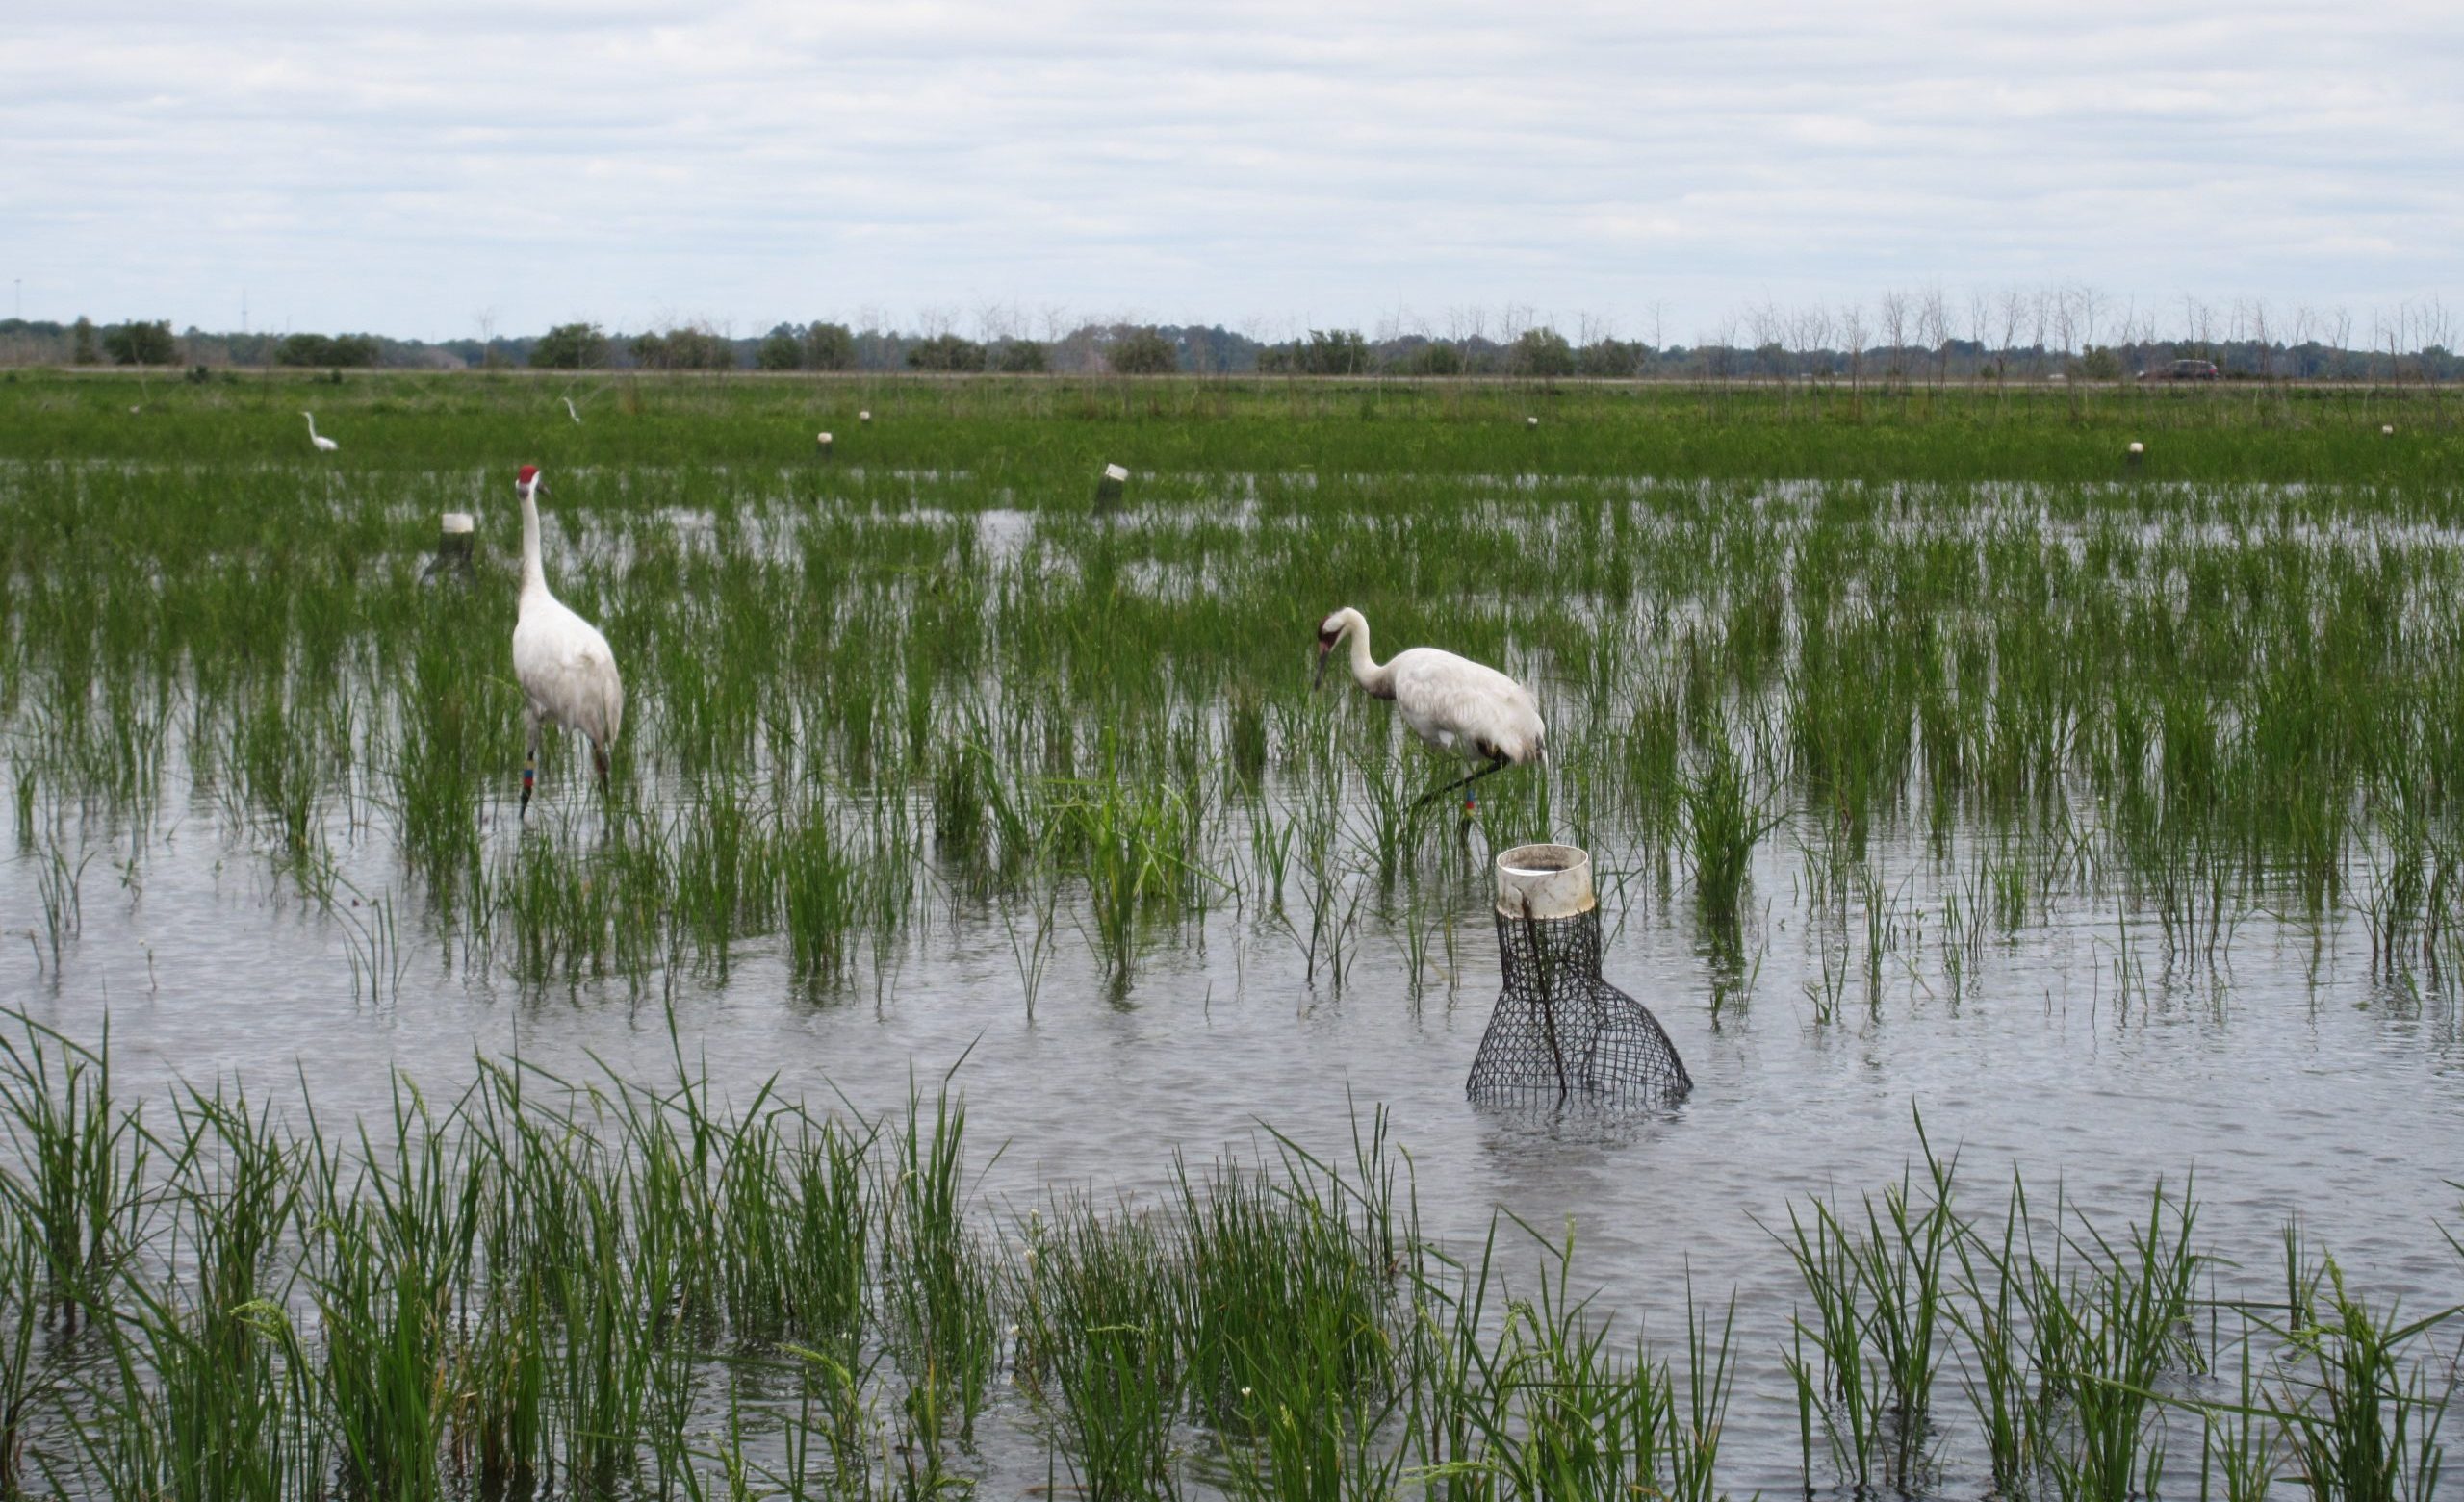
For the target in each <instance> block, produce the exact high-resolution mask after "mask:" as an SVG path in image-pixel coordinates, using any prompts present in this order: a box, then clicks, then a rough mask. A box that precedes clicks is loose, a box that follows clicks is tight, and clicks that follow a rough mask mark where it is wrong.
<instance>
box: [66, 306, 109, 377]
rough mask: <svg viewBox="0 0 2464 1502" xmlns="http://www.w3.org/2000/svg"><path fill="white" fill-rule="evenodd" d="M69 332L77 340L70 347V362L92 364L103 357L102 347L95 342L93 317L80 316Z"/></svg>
mask: <svg viewBox="0 0 2464 1502" xmlns="http://www.w3.org/2000/svg"><path fill="white" fill-rule="evenodd" d="M69 333H70V334H71V335H72V336H73V337H74V341H75V342H74V343H73V344H71V345H70V347H69V352H68V363H69V364H71V365H92V364H94V363H96V362H97V361H99V360H101V359H102V358H103V352H102V349H101V348H100V346H98V345H97V344H95V343H94V320H93V319H91V318H85V317H83V316H80V317H79V318H78V319H77V322H76V324H75V325H74V326H73V327H71V328H70V330H69Z"/></svg>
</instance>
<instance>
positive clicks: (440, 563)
mask: <svg viewBox="0 0 2464 1502" xmlns="http://www.w3.org/2000/svg"><path fill="white" fill-rule="evenodd" d="M478 546H479V534H478V530H477V528H476V526H475V524H474V523H473V522H472V519H471V513H469V512H467V511H449V512H447V513H446V514H445V517H444V520H443V521H442V522H440V523H439V524H438V527H437V534H436V556H435V557H434V558H432V559H430V560H429V561H428V566H427V572H428V573H430V574H438V573H446V572H447V571H449V570H450V571H452V572H454V573H459V574H461V575H462V576H463V577H464V578H466V579H467V578H469V577H470V576H471V570H472V566H473V564H474V563H475V561H476V559H477V556H478Z"/></svg>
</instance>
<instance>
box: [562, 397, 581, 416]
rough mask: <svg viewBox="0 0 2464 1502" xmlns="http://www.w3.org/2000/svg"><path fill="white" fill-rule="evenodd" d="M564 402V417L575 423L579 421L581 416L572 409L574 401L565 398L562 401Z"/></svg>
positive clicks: (570, 398)
mask: <svg viewBox="0 0 2464 1502" xmlns="http://www.w3.org/2000/svg"><path fill="white" fill-rule="evenodd" d="M564 401H565V415H566V416H568V417H570V418H572V419H573V420H575V421H577V422H578V421H580V420H581V414H580V413H579V412H578V411H576V410H575V408H574V399H573V398H572V397H571V396H567V397H566V398H565V399H564Z"/></svg>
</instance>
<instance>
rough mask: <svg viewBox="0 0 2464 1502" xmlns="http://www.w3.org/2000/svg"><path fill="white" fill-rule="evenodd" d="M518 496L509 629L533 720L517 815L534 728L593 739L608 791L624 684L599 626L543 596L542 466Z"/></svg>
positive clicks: (526, 473) (527, 476) (535, 750)
mask: <svg viewBox="0 0 2464 1502" xmlns="http://www.w3.org/2000/svg"><path fill="white" fill-rule="evenodd" d="M514 488H515V489H516V490H517V491H518V492H519V493H520V494H521V496H522V606H521V609H520V611H519V613H518V614H516V616H515V617H514V622H513V675H514V677H515V679H517V680H518V681H519V682H520V683H521V684H522V697H523V698H524V700H526V701H527V708H528V710H529V714H530V751H529V753H528V754H527V755H526V756H525V757H524V758H523V762H522V811H523V812H524V813H527V812H529V810H530V787H531V783H532V782H533V781H534V780H536V778H537V776H538V772H539V727H540V726H542V725H543V724H552V725H561V726H565V727H566V728H567V729H571V730H579V731H580V732H581V733H582V734H584V735H586V736H588V737H590V760H591V765H592V767H593V768H595V769H596V770H597V771H598V773H599V787H600V791H601V792H605V791H606V790H607V748H608V747H610V746H612V745H614V744H615V742H616V731H617V729H618V728H619V727H620V726H622V725H623V724H624V721H625V683H624V680H623V679H621V678H619V677H618V676H617V675H616V654H615V653H614V652H612V651H609V650H608V649H607V638H605V637H603V636H602V635H600V634H599V627H597V626H595V625H592V624H590V623H589V622H587V621H585V620H583V619H582V618H581V617H579V616H578V615H576V614H574V612H573V610H572V608H571V607H570V606H568V605H566V604H565V603H564V602H562V601H561V600H559V599H557V598H556V597H555V596H553V595H551V594H549V593H548V573H547V570H546V569H545V568H544V567H543V566H542V565H541V564H540V561H539V499H538V493H539V491H540V490H541V489H542V486H541V484H540V480H539V467H538V466H537V465H531V464H526V465H524V466H523V467H522V474H521V477H520V479H519V480H518V481H517V482H516V484H515V487H514Z"/></svg>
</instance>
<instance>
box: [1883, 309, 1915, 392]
mask: <svg viewBox="0 0 2464 1502" xmlns="http://www.w3.org/2000/svg"><path fill="white" fill-rule="evenodd" d="M1908 316H1909V303H1908V294H1907V293H1904V292H1901V291H1899V290H1898V289H1897V288H1893V289H1892V290H1891V291H1889V292H1886V293H1883V297H1882V319H1883V345H1884V349H1885V351H1886V361H1887V363H1886V364H1885V366H1884V367H1883V374H1884V375H1886V376H1892V375H1896V376H1900V377H1902V378H1905V377H1906V376H1907V374H1908V369H1907V364H1906V362H1907V359H1908Z"/></svg>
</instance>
